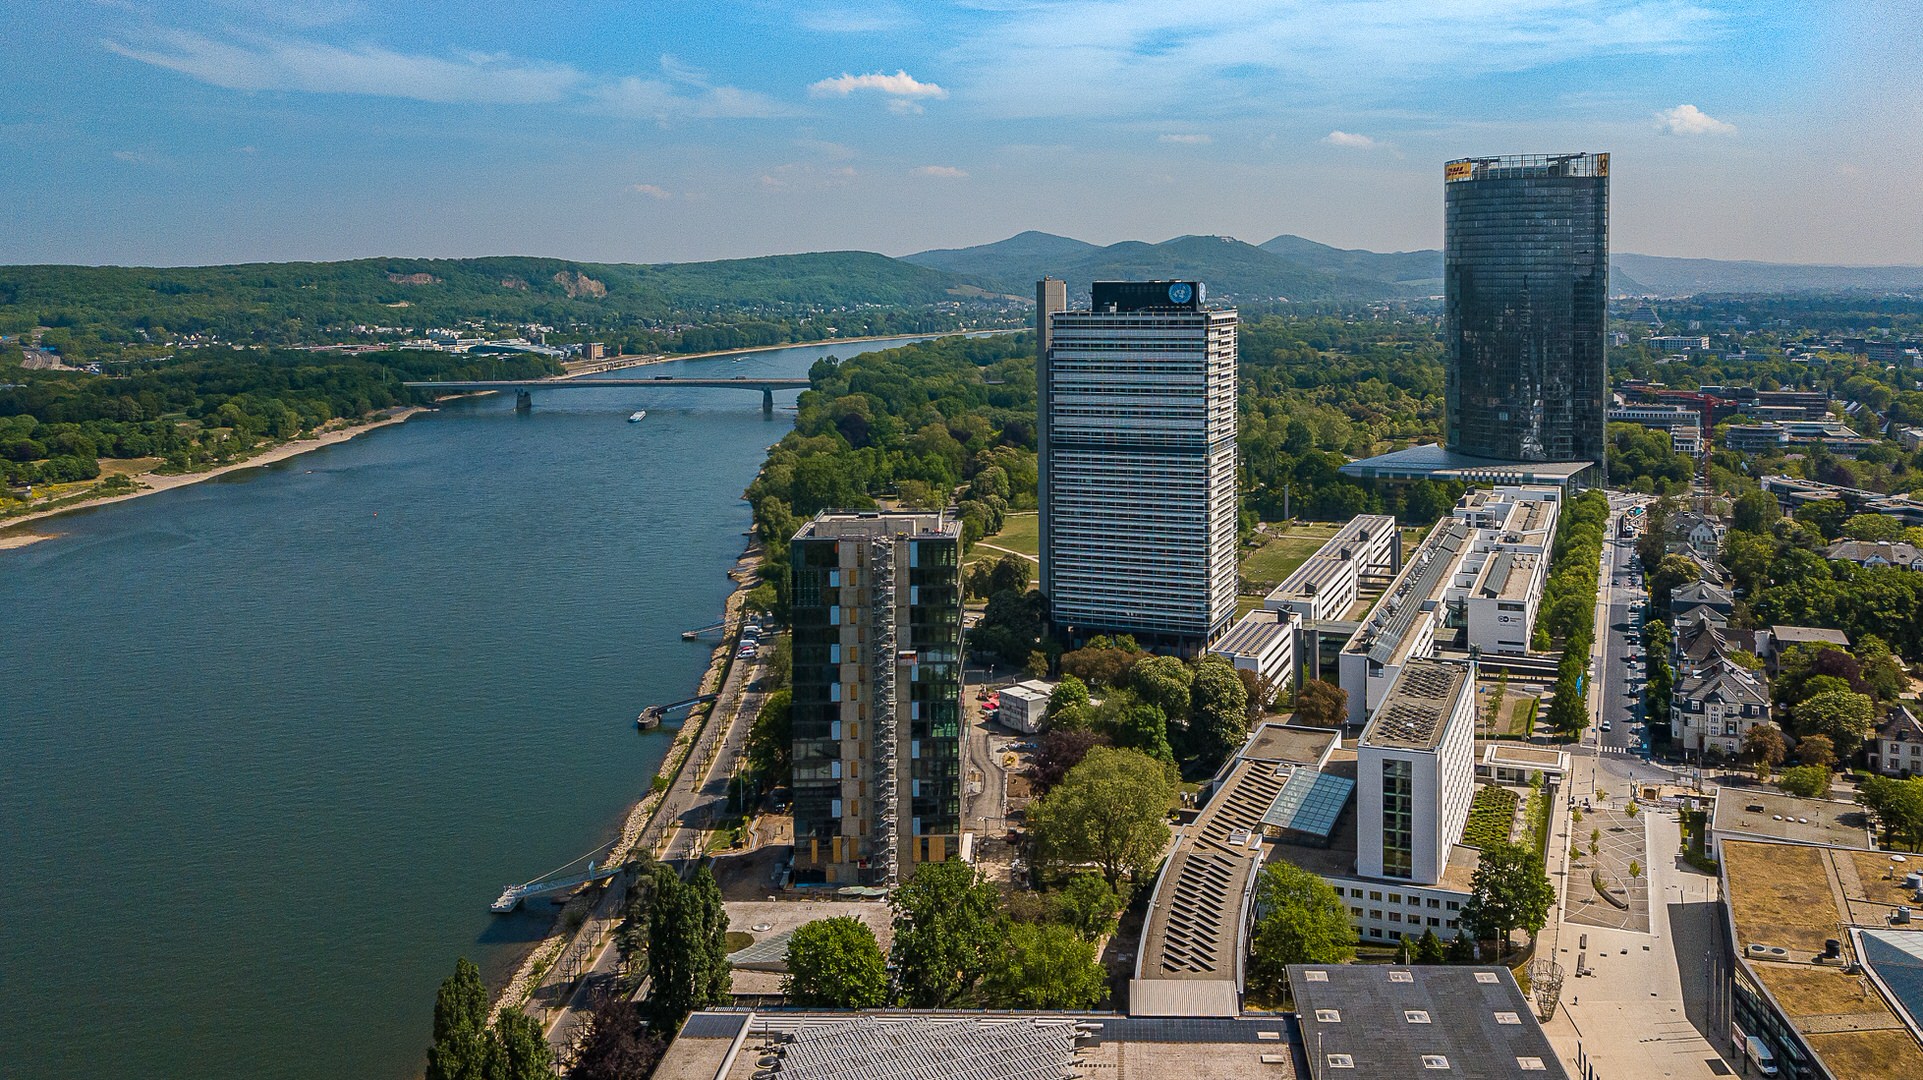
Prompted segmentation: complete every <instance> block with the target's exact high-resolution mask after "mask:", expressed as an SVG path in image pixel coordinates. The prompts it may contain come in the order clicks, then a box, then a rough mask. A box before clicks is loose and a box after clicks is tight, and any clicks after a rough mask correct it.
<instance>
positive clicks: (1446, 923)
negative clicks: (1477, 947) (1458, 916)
mask: <svg viewBox="0 0 1923 1080" xmlns="http://www.w3.org/2000/svg"><path fill="white" fill-rule="evenodd" d="M1442 925H1444V926H1446V927H1448V928H1449V929H1451V930H1454V929H1455V928H1456V920H1454V919H1444V920H1442Z"/></svg>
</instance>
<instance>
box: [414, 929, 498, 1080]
mask: <svg viewBox="0 0 1923 1080" xmlns="http://www.w3.org/2000/svg"><path fill="white" fill-rule="evenodd" d="M491 1056H492V1051H491V1047H490V1046H489V1039H488V1031H487V986H486V985H484V984H483V983H482V982H481V969H480V968H477V967H475V966H474V961H472V960H469V959H468V958H467V957H465V956H463V957H461V958H460V959H459V960H457V961H455V964H454V974H453V975H450V976H448V978H447V981H445V982H443V983H441V990H440V993H438V994H436V995H435V997H434V1044H433V1045H432V1046H429V1047H428V1048H427V1080H487V1074H488V1061H489V1058H490V1057H491Z"/></svg>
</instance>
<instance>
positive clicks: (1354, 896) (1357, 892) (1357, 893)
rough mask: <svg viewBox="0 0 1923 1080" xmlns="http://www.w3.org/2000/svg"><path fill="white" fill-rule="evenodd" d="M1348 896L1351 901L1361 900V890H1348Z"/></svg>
mask: <svg viewBox="0 0 1923 1080" xmlns="http://www.w3.org/2000/svg"><path fill="white" fill-rule="evenodd" d="M1349 896H1350V897H1351V898H1352V899H1355V900H1360V899H1362V890H1361V889H1350V890H1349Z"/></svg>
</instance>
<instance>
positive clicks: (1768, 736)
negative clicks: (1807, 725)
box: [1743, 724, 1789, 780]
mask: <svg viewBox="0 0 1923 1080" xmlns="http://www.w3.org/2000/svg"><path fill="white" fill-rule="evenodd" d="M1743 752H1744V753H1745V754H1748V755H1749V759H1750V760H1751V761H1753V762H1755V763H1756V779H1758V780H1768V779H1769V774H1770V770H1771V769H1774V768H1775V767H1776V766H1778V765H1781V764H1782V763H1783V758H1784V757H1786V756H1788V754H1789V745H1788V744H1787V743H1785V742H1784V741H1783V733H1782V732H1780V731H1778V730H1776V727H1775V725H1773V724H1758V725H1756V726H1755V727H1753V728H1750V729H1749V734H1748V735H1746V736H1744V737H1743Z"/></svg>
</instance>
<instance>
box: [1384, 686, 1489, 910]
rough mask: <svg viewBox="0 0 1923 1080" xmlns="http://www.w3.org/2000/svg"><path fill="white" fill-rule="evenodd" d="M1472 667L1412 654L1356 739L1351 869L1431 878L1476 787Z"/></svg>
mask: <svg viewBox="0 0 1923 1080" xmlns="http://www.w3.org/2000/svg"><path fill="white" fill-rule="evenodd" d="M1475 734H1476V692H1475V678H1474V669H1473V667H1465V666H1462V665H1458V664H1448V663H1439V662H1437V661H1433V660H1419V661H1416V662H1414V663H1411V664H1410V665H1409V666H1408V667H1407V668H1405V669H1404V670H1403V672H1402V677H1401V678H1399V679H1397V680H1396V686H1395V689H1394V690H1393V691H1391V692H1390V694H1389V697H1388V698H1387V699H1386V700H1385V701H1384V702H1383V703H1382V708H1381V709H1380V710H1378V711H1377V713H1376V715H1375V718H1374V719H1372V720H1371V721H1370V722H1369V727H1368V730H1366V731H1364V732H1363V734H1362V739H1361V741H1360V742H1359V743H1358V744H1357V746H1356V873H1357V874H1359V875H1360V876H1362V877H1365V878H1383V879H1392V880H1399V881H1405V882H1408V883H1409V884H1412V885H1433V884H1435V883H1436V882H1439V881H1441V880H1442V879H1443V870H1444V868H1445V867H1447V866H1448V864H1449V851H1450V848H1452V847H1453V846H1455V844H1456V843H1457V842H1458V841H1460V840H1461V839H1462V829H1463V826H1464V825H1465V824H1466V823H1467V822H1468V820H1469V804H1470V803H1471V802H1473V801H1474V799H1475V793H1476V748H1475Z"/></svg>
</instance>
